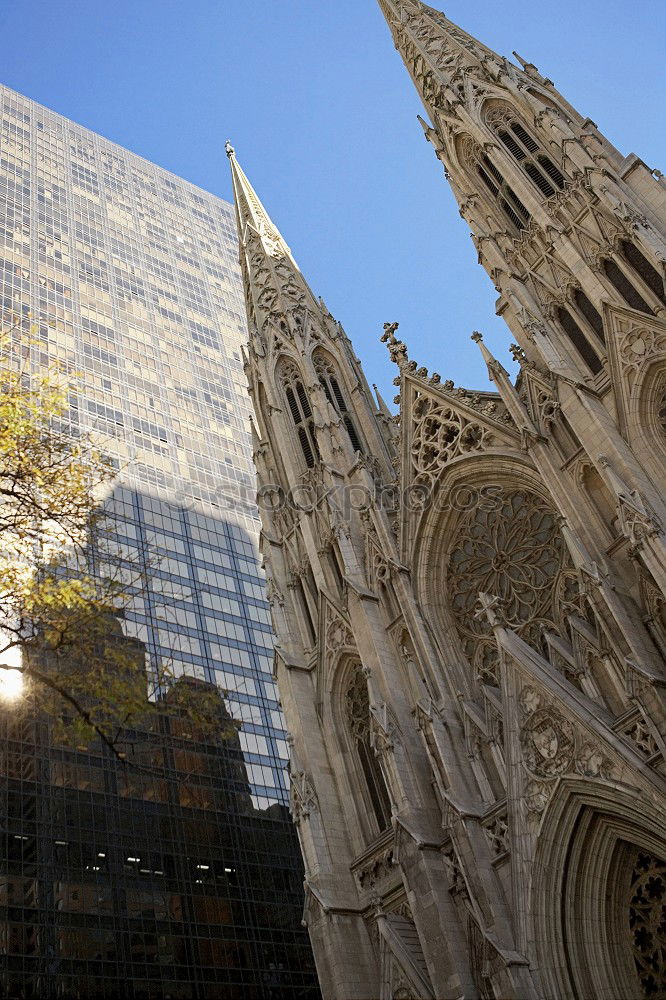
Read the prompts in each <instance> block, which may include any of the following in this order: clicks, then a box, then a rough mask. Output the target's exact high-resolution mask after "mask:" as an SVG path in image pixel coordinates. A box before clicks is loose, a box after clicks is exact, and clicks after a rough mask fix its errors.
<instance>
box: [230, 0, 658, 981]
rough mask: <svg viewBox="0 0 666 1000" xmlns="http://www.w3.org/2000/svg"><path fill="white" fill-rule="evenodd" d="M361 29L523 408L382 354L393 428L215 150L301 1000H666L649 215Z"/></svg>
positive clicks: (417, 25)
mask: <svg viewBox="0 0 666 1000" xmlns="http://www.w3.org/2000/svg"><path fill="white" fill-rule="evenodd" d="M379 3H380V7H381V9H382V12H383V14H384V16H385V19H386V21H387V23H388V27H389V29H390V31H391V33H392V36H393V40H394V42H395V46H396V48H397V50H398V52H399V53H400V55H401V57H402V59H403V61H404V63H405V66H406V68H407V70H408V72H409V75H410V76H411V79H412V82H413V84H414V86H415V87H416V88H417V91H418V93H419V95H420V98H421V100H422V102H423V105H424V108H425V113H426V116H427V120H424V121H423V122H422V125H423V129H424V131H425V135H426V137H427V139H428V140H429V142H430V144H431V145H432V147H433V150H434V153H435V155H436V157H437V159H438V160H440V161H441V164H442V166H443V167H444V174H445V177H446V179H447V181H448V183H449V184H450V185H451V187H452V189H453V191H454V194H455V197H456V199H457V201H458V203H459V206H460V214H461V215H462V216H463V218H464V219H465V220H466V221H467V223H468V225H469V228H470V230H471V233H472V239H473V241H474V245H475V247H476V250H477V253H478V260H479V263H480V264H481V265H482V266H483V267H484V268H485V270H486V271H487V273H488V275H489V277H490V280H491V281H492V283H493V285H494V286H495V288H496V290H497V295H498V299H497V312H498V314H499V315H500V316H502V317H503V318H504V320H505V321H506V323H507V325H508V327H509V329H510V331H511V334H512V336H513V339H514V340H515V344H513V345H512V347H511V353H512V355H513V358H514V359H515V361H516V362H517V364H518V366H519V374H518V376H517V378H516V379H515V380H514V379H512V378H510V377H509V374H508V372H507V370H506V369H505V368H504V367H503V365H502V363H501V361H499V360H497V359H495V358H494V357H493V356H492V355H491V354H490V352H489V351H488V349H487V347H486V346H485V344H484V343H483V340H482V338H481V336H480V335H479V334H474V335H473V339H474V340H476V341H477V343H478V347H479V349H480V351H481V353H482V355H483V358H484V360H485V364H486V365H487V369H488V375H489V379H490V382H491V383H492V391H488V390H481V391H478V390H474V389H463V388H456V387H454V385H453V383H452V382H451V381H450V380H446V378H445V375H444V376H442V377H440V375H438V374H433V373H429V372H428V371H427V370H426V369H425V368H423V367H420V366H419V364H418V361H416V360H414V359H411V358H410V357H409V355H408V350H407V347H406V345H405V344H404V343H403V342H402V341H401V340H400V339H399V335H398V331H397V324H386V325H385V327H384V335H383V337H382V339H383V340H384V341H385V343H386V346H387V348H388V350H389V352H390V355H391V358H392V359H393V361H394V362H395V365H396V379H395V384H396V386H397V387H398V397H397V399H396V402H397V403H398V404H399V412H398V414H397V415H395V414H393V413H392V412H391V410H390V409H389V408H388V407H387V405H386V404H385V403H384V401H383V400H382V399H381V398H380V397H379V396H378V395H376V393H373V391H372V390H371V389H370V386H369V385H368V383H367V382H366V379H365V376H364V373H363V371H362V370H361V367H360V363H359V361H358V358H357V357H356V355H355V353H354V349H353V346H352V344H351V342H350V341H349V339H348V338H347V336H346V335H345V332H344V330H343V329H342V327H341V326H340V324H339V323H338V322H337V321H336V320H335V319H334V318H333V316H332V315H331V313H330V312H329V311H328V309H327V308H326V306H325V305H324V303H323V302H322V300H321V299H318V298H316V297H315V296H314V295H313V293H312V291H311V290H310V288H309V286H308V284H307V283H306V281H305V279H304V277H303V275H302V274H301V272H300V270H299V269H298V267H297V265H296V263H295V261H294V258H293V257H292V254H291V251H290V249H289V247H288V246H287V244H286V243H285V241H284V239H283V238H282V236H281V234H280V233H279V232H278V231H277V230H276V228H275V226H274V225H273V224H272V222H271V220H270V218H269V216H268V214H267V213H266V211H265V209H264V207H263V206H262V204H261V202H260V201H259V199H258V197H257V195H256V193H255V192H254V190H253V188H252V186H251V185H250V183H249V181H248V179H247V177H246V176H245V174H244V173H243V171H242V169H241V167H240V166H239V164H238V162H237V160H236V157H235V154H234V151H233V148H232V147H231V146H230V145H228V147H227V152H228V154H229V158H230V162H231V170H232V175H233V187H234V196H235V202H236V211H237V220H238V228H239V238H240V247H241V250H240V253H241V266H242V271H243V278H244V285H245V296H246V304H247V316H248V326H249V346H248V352H247V356H246V358H245V370H246V374H247V377H248V381H249V385H250V393H251V396H252V400H253V403H254V408H255V412H256V424H255V426H254V428H253V434H254V456H255V462H256V468H257V477H258V490H259V504H260V507H261V516H262V524H263V531H262V551H263V557H264V560H265V568H266V574H267V581H268V593H269V600H270V604H271V609H272V616H273V623H274V629H275V634H276V656H275V671H276V676H277V680H278V684H279V689H280V695H281V699H282V704H283V707H284V712H285V715H286V718H287V723H288V727H289V730H290V733H291V736H290V743H291V763H290V777H291V809H292V814H293V818H294V822H295V823H296V825H297V828H298V833H299V837H300V842H301V847H302V851H303V857H304V861H305V897H306V898H305V910H304V920H305V922H306V924H307V927H308V929H309V933H310V937H311V940H312V944H313V947H314V952H315V957H316V962H317V969H318V973H319V977H320V981H321V984H322V991H323V995H324V997H325V1000H379V998H381V1000H405V998H410V1000H411V998H422V1000H425V998H432V1000H443V998H452V1000H453V998H465V1000H472V998H475V1000H477V998H503V1000H509V998H512V1000H537V998H538V1000H574V998H575V1000H592V998H603V1000H639V998H643V997H655V998H656V997H662V998H663V997H664V996H666V941H665V938H664V917H663V912H664V905H665V904H666V824H665V815H666V812H665V809H664V806H665V805H666V768H665V765H664V755H665V753H666V712H665V705H666V664H665V659H664V658H665V656H666V535H665V533H664V531H665V527H666V505H665V499H664V492H665V491H664V483H665V481H666V293H665V290H664V264H665V262H666V235H665V226H664V223H665V221H666V184H665V182H664V178H663V177H662V175H661V174H660V173H659V172H658V171H656V170H651V169H650V168H649V167H647V166H646V165H645V163H644V162H643V161H642V160H641V159H640V158H639V157H638V156H636V155H635V154H633V153H632V154H630V155H628V156H624V155H623V154H622V153H620V152H618V150H617V149H615V148H614V147H613V146H612V145H611V143H610V142H609V141H608V140H607V139H606V138H605V137H604V136H603V135H602V134H601V133H600V132H599V130H598V129H597V127H596V125H595V124H594V122H593V121H591V120H590V119H589V118H583V117H582V116H581V115H580V114H579V113H578V112H577V111H576V110H575V108H573V107H572V106H571V105H570V104H569V103H568V102H567V100H566V99H565V98H564V97H563V96H562V95H561V94H560V93H559V92H558V91H557V90H556V89H555V87H554V86H553V83H552V82H551V81H550V80H548V79H547V78H546V77H544V76H542V75H541V73H539V71H538V70H537V68H536V66H534V65H532V64H531V63H529V62H525V61H523V60H522V59H520V58H519V57H518V56H516V64H514V63H513V62H510V61H509V60H507V59H506V58H503V57H501V56H499V55H497V54H496V53H495V52H493V51H491V50H490V49H488V48H486V47H485V46H484V45H483V44H482V43H480V42H478V41H477V40H476V39H474V38H472V37H471V36H470V35H468V34H467V33H466V32H465V31H463V30H462V29H460V28H458V27H457V26H456V25H454V24H452V23H451V22H450V21H449V20H448V19H447V18H446V17H444V15H443V14H441V13H439V12H438V11H436V10H434V9H433V8H431V7H429V6H427V5H426V4H424V3H421V2H419V0H379ZM514 55H515V54H514ZM461 250H462V248H461Z"/></svg>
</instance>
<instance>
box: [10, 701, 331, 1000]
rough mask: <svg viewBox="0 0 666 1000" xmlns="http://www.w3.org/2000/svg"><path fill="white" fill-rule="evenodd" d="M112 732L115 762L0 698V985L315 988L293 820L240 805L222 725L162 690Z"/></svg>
mask: <svg viewBox="0 0 666 1000" xmlns="http://www.w3.org/2000/svg"><path fill="white" fill-rule="evenodd" d="M220 714H221V722H222V723H223V725H222V726H221V729H222V730H223V729H224V728H225V726H224V723H225V722H226V725H227V726H228V725H229V721H228V720H229V717H228V715H227V713H226V709H225V708H224V703H223V700H222V697H221V696H220ZM122 742H123V746H124V747H125V748H126V750H127V756H128V761H131V763H123V762H122V761H119V760H118V759H117V758H116V757H115V756H114V754H113V753H112V752H111V751H110V750H108V749H107V748H105V747H103V746H101V745H100V746H93V747H91V748H89V749H88V750H86V751H82V750H72V749H68V748H66V747H62V746H56V745H54V744H53V743H52V742H51V741H50V740H49V729H48V725H47V723H46V722H45V721H44V720H39V719H36V718H35V715H34V712H31V710H30V707H29V705H28V704H26V705H24V707H23V708H22V709H18V710H17V709H16V707H15V706H12V707H11V709H3V710H1V711H0V746H2V751H1V753H0V789H1V793H0V794H1V798H0V815H1V816H2V817H3V820H2V837H1V839H0V873H1V874H0V963H1V966H0V967H1V969H2V971H1V973H0V995H1V996H2V997H7V998H12V1000H13V998H21V1000H23V998H39V1000H47V998H52V997H53V998H55V997H58V998H70V997H71V998H81V1000H83V998H88V997H113V998H118V997H122V998H125V997H126V998H135V1000H139V998H144V997H145V998H148V997H150V998H153V997H154V998H174V1000H176V998H178V1000H180V998H183V1000H184V998H224V1000H235V998H239V1000H240V998H243V1000H252V998H255V997H256V998H258V1000H264V998H265V1000H274V998H275V1000H277V998H284V1000H286V998H290V1000H291V998H294V1000H296V998H303V1000H305V998H308V1000H315V998H317V997H319V991H318V988H317V986H316V976H315V972H314V966H313V961H312V955H311V952H310V946H309V943H308V940H307V934H306V931H305V930H304V929H303V928H302V927H301V910H302V898H303V892H302V878H303V873H302V869H301V867H300V858H299V853H298V848H297V843H296V834H295V831H294V829H293V826H292V824H291V822H290V819H289V815H288V812H287V809H286V808H285V807H284V806H283V805H279V804H275V805H271V806H269V807H268V808H266V809H263V810H262V809H256V808H254V806H253V804H252V798H251V795H250V786H249V783H248V777H247V773H246V768H245V764H244V761H243V755H242V752H241V749H240V745H239V741H238V738H237V736H236V735H233V734H232V736H231V737H230V738H229V737H227V738H225V739H219V740H211V739H210V738H208V739H207V740H203V739H202V738H201V737H200V736H197V734H196V733H194V732H193V731H192V727H191V725H190V724H189V723H186V722H185V720H184V719H183V718H181V717H179V716H178V715H177V713H175V711H174V710H173V708H172V707H170V705H169V702H168V699H167V701H166V702H165V703H164V706H163V711H161V712H160V713H159V716H158V718H157V721H155V720H154V719H153V722H152V724H151V725H150V727H146V728H145V729H142V728H139V729H136V730H135V731H131V732H130V731H128V732H126V733H124V734H123V738H122Z"/></svg>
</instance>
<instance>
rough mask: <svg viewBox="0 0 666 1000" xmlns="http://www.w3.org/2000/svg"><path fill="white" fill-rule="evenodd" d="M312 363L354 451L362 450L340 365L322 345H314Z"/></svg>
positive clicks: (347, 388)
mask: <svg viewBox="0 0 666 1000" xmlns="http://www.w3.org/2000/svg"><path fill="white" fill-rule="evenodd" d="M312 364H313V366H314V370H315V373H316V375H317V378H318V379H319V383H320V385H321V387H322V389H323V390H324V394H325V396H326V398H327V400H328V401H329V403H330V404H331V406H332V407H333V409H334V410H335V411H336V413H337V414H338V416H339V417H340V419H341V420H342V423H343V424H344V425H345V428H346V430H347V433H348V435H349V440H350V441H351V443H352V447H353V448H354V451H363V447H362V444H361V439H360V437H359V434H358V431H357V429H356V423H355V421H354V419H353V417H352V412H351V411H352V407H351V400H350V392H349V387H348V385H347V384H346V379H345V378H344V377H343V375H342V373H341V371H340V365H339V364H338V363H337V362H336V360H335V358H334V357H333V356H332V355H331V354H329V352H328V351H326V350H325V349H324V348H323V347H315V349H314V351H313V352H312Z"/></svg>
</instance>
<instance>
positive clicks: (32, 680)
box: [0, 331, 219, 756]
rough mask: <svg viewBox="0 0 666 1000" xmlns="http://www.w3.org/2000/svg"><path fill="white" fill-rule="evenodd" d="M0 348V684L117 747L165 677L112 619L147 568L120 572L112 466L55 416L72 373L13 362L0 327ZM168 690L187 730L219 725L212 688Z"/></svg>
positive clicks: (78, 732)
mask: <svg viewBox="0 0 666 1000" xmlns="http://www.w3.org/2000/svg"><path fill="white" fill-rule="evenodd" d="M11 332H12V331H9V333H10V334H11ZM0 349H2V357H3V358H4V359H5V360H4V362H3V363H2V364H1V365H0V693H4V696H5V698H12V697H18V696H20V695H21V696H22V695H25V696H29V698H30V702H31V704H34V705H35V707H36V709H37V710H39V711H40V712H42V713H46V715H47V716H48V717H49V718H50V719H51V720H52V723H53V727H54V736H55V737H56V738H57V739H59V740H61V741H65V742H71V743H73V744H74V745H81V744H87V743H89V742H90V741H91V740H92V739H95V738H98V739H101V740H102V741H103V742H104V743H106V744H107V746H109V747H110V748H112V749H113V751H114V753H116V754H117V755H118V756H124V752H123V749H122V747H121V741H122V731H123V729H125V728H126V727H128V726H131V725H132V724H133V723H134V722H135V721H138V720H141V721H142V722H143V724H144V725H145V723H146V715H147V714H150V713H151V711H153V712H154V711H156V706H155V696H156V695H157V694H158V693H164V692H165V691H166V690H167V689H169V687H171V686H172V684H173V681H174V678H173V676H172V673H171V671H170V669H169V666H168V664H167V665H164V664H163V665H161V666H160V667H159V669H156V668H154V667H153V668H152V669H151V671H150V673H147V671H146V667H145V652H144V647H143V644H142V643H140V642H139V641H138V640H133V639H130V638H127V637H125V636H124V635H123V633H122V629H121V628H120V625H119V617H122V614H123V611H124V610H125V609H126V608H127V606H128V605H129V604H130V603H131V601H132V600H133V599H135V598H136V596H137V593H140V592H141V590H142V589H143V588H144V587H145V577H144V572H145V571H142V570H141V568H140V567H137V568H136V569H135V570H134V571H133V575H132V577H131V578H129V579H128V577H127V566H126V564H123V563H122V560H121V558H120V554H119V552H118V551H117V549H116V548H115V547H114V545H113V543H112V542H111V539H110V538H109V533H108V519H107V516H106V514H105V511H104V506H103V498H104V494H105V492H108V490H109V488H110V485H111V483H112V482H113V480H114V479H115V477H116V474H117V473H116V469H115V468H114V464H113V462H112V460H111V459H110V458H109V457H108V456H107V455H105V454H104V452H103V450H102V449H101V448H100V447H99V444H98V443H96V441H95V439H94V438H93V436H92V435H86V434H79V435H76V436H73V435H71V434H69V433H65V432H64V431H63V430H62V428H61V420H62V417H63V416H64V415H65V413H66V411H67V409H68V405H69V396H70V392H71V391H72V389H73V388H74V383H73V380H72V378H71V377H67V376H66V374H65V373H64V371H63V370H62V369H61V368H60V367H58V366H57V365H53V366H51V367H50V368H48V369H47V370H45V371H43V372H41V373H39V374H34V373H31V372H29V371H28V370H26V367H25V366H24V365H23V364H22V363H16V364H15V363H13V361H14V360H15V359H12V357H11V346H10V337H9V336H8V335H6V336H5V337H4V338H3V339H2V340H0ZM101 566H104V571H102V570H101V569H100V567H101ZM149 687H150V690H148V688H149ZM177 690H178V699H179V709H180V711H181V714H183V715H185V716H186V717H189V718H190V720H191V722H192V724H193V726H194V727H196V729H197V730H199V731H205V730H206V729H213V728H217V727H219V693H217V697H214V696H212V695H211V694H208V695H207V694H206V693H205V691H202V690H198V691H196V693H195V692H194V689H191V688H187V687H183V686H182V685H177ZM151 695H152V697H151Z"/></svg>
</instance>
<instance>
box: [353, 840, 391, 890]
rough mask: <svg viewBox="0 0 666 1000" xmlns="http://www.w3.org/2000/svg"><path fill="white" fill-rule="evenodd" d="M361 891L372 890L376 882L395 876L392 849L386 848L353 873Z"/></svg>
mask: <svg viewBox="0 0 666 1000" xmlns="http://www.w3.org/2000/svg"><path fill="white" fill-rule="evenodd" d="M354 874H355V876H356V881H357V882H358V884H359V886H360V888H361V889H373V888H374V887H375V886H376V885H377V883H378V882H383V881H384V879H386V878H388V877H389V876H391V875H395V866H394V864H393V848H392V847H387V848H385V850H383V851H381V852H380V853H379V854H377V855H375V857H373V858H371V860H370V861H368V862H367V863H366V864H364V865H363V866H362V867H360V868H357V869H356V871H355V872H354Z"/></svg>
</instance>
